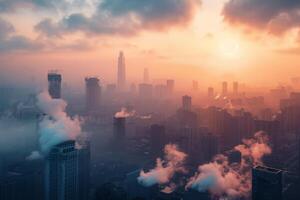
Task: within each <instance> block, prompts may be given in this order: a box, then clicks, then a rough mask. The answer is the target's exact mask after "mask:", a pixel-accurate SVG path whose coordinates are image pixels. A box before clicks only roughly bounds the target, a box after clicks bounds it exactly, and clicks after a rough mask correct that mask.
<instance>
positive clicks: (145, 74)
mask: <svg viewBox="0 0 300 200" xmlns="http://www.w3.org/2000/svg"><path fill="white" fill-rule="evenodd" d="M144 83H149V70H148V68H145V69H144Z"/></svg>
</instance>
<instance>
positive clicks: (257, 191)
mask: <svg viewBox="0 0 300 200" xmlns="http://www.w3.org/2000/svg"><path fill="white" fill-rule="evenodd" d="M282 184H283V183H282V171H281V170H278V169H273V168H269V167H263V166H257V167H254V168H253V169H252V200H282V199H283V198H282V192H283V191H282V189H283V186H282Z"/></svg>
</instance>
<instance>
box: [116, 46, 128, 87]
mask: <svg viewBox="0 0 300 200" xmlns="http://www.w3.org/2000/svg"><path fill="white" fill-rule="evenodd" d="M117 85H118V89H119V90H124V89H125V87H126V65H125V56H124V54H123V52H122V51H121V52H120V53H119V58H118V84H117Z"/></svg>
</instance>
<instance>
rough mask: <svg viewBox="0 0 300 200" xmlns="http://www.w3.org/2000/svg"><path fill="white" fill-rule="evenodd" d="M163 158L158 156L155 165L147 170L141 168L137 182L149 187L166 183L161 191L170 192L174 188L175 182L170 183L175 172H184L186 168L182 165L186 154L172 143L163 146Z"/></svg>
mask: <svg viewBox="0 0 300 200" xmlns="http://www.w3.org/2000/svg"><path fill="white" fill-rule="evenodd" d="M164 151H165V160H161V159H160V158H158V159H157V160H156V167H155V168H154V169H151V170H150V171H149V172H144V171H143V170H142V171H141V173H140V176H139V177H138V182H139V183H140V184H141V185H143V186H145V187H150V186H153V185H155V184H160V185H167V186H166V187H165V188H164V189H163V192H167V193H170V192H171V191H173V190H174V189H175V188H176V185H175V183H170V182H171V179H172V178H173V176H174V175H175V173H184V172H185V171H186V169H185V168H184V167H183V165H184V162H185V159H186V157H187V155H186V154H185V153H183V152H181V151H179V150H178V147H177V146H176V145H174V144H168V145H166V146H165V149H164Z"/></svg>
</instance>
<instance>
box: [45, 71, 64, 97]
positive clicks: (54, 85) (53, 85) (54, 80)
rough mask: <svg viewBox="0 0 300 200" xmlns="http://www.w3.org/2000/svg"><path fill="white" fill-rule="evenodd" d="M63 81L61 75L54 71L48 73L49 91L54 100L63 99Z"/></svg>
mask: <svg viewBox="0 0 300 200" xmlns="http://www.w3.org/2000/svg"><path fill="white" fill-rule="evenodd" d="M61 80H62V77H61V74H58V73H57V72H54V71H53V72H49V73H48V91H49V95H50V96H51V97H52V98H53V99H60V98H61Z"/></svg>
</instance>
